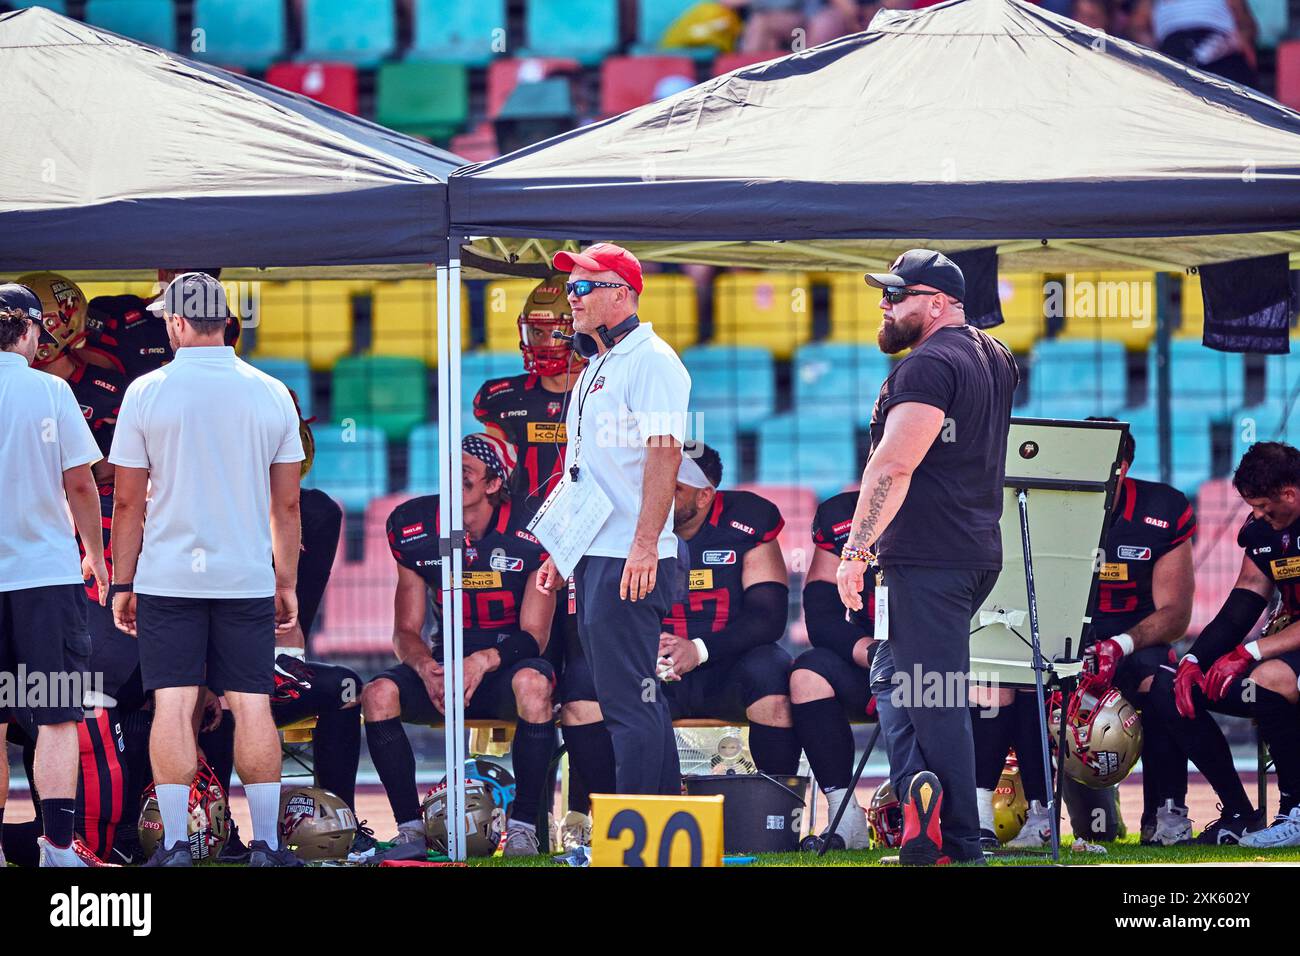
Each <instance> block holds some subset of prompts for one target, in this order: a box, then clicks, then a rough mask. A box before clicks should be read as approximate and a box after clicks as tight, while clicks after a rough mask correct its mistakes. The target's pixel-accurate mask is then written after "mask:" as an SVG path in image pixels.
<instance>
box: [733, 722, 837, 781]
mask: <svg viewBox="0 0 1300 956" xmlns="http://www.w3.org/2000/svg"><path fill="white" fill-rule="evenodd" d="M850 733H852V731H850ZM749 752H750V753H751V754H753V755H754V765H755V766H756V767H758V769H759V770H761V771H762V772H763V773H770V774H773V775H774V776H779V777H792V776H794V775H795V774H797V773H798V772H799V753H800V747H799V735H798V734H796V733H795V732H794V728H793V727H773V726H772V725H771V724H756V723H754V722H753V721H750V724H749ZM849 759H850V760H852V759H853V758H852V757H850V758H849Z"/></svg>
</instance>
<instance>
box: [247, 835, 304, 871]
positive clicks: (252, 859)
mask: <svg viewBox="0 0 1300 956" xmlns="http://www.w3.org/2000/svg"><path fill="white" fill-rule="evenodd" d="M248 865H249V866H306V865H307V864H305V863H303V862H302V860H300V859H298V858H297V857H296V856H294V855H293V851H292V850H290V849H289V848H288V847H284V846H282V847H280V848H279V849H278V850H272V849H271V847H270V846H268V845H267V842H266V841H265V840H254V841H253V842H252V843H250V844H248Z"/></svg>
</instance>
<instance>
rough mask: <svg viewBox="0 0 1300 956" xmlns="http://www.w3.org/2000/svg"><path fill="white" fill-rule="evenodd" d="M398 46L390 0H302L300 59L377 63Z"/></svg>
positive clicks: (360, 63)
mask: <svg viewBox="0 0 1300 956" xmlns="http://www.w3.org/2000/svg"><path fill="white" fill-rule="evenodd" d="M396 48H397V11H396V6H395V4H394V3H393V0H302V58H303V59H306V60H343V61H346V62H348V63H355V64H356V65H357V66H360V67H373V66H377V65H378V64H379V63H380V61H382V60H385V59H387V58H388V57H390V56H392V54H393V51H394V50H395V49H396Z"/></svg>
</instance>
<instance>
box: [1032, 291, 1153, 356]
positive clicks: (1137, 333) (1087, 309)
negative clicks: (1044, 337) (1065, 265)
mask: <svg viewBox="0 0 1300 956" xmlns="http://www.w3.org/2000/svg"><path fill="white" fill-rule="evenodd" d="M1051 281H1054V282H1057V283H1059V285H1058V286H1056V287H1052V288H1049V287H1047V286H1046V285H1045V286H1044V290H1043V303H1044V308H1046V309H1048V310H1051V309H1053V308H1056V303H1059V304H1060V308H1061V311H1062V313H1063V314H1064V317H1065V327H1064V328H1063V329H1062V330H1061V332H1060V335H1059V337H1060V338H1062V339H1089V340H1091V339H1109V340H1111V341H1116V342H1122V343H1123V344H1124V347H1125V348H1126V349H1128V350H1129V351H1134V352H1141V351H1145V350H1146V347H1147V346H1148V345H1150V344H1151V341H1152V339H1154V338H1155V337H1156V274H1155V273H1154V272H1075V273H1071V274H1070V275H1068V276H1065V277H1060V278H1054V279H1053V280H1051Z"/></svg>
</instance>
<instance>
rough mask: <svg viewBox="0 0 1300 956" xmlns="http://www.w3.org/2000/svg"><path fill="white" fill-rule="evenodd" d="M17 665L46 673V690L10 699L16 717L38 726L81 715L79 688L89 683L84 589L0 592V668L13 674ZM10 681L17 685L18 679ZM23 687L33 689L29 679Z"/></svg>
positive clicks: (62, 587)
mask: <svg viewBox="0 0 1300 956" xmlns="http://www.w3.org/2000/svg"><path fill="white" fill-rule="evenodd" d="M19 665H22V667H23V669H24V670H25V671H26V673H27V675H28V677H29V678H30V677H31V675H34V674H45V675H48V676H47V677H46V679H45V681H44V686H45V688H46V689H47V691H48V693H47V694H46V695H45V696H44V697H43V698H42V699H41V700H32V699H23V700H15V701H11V702H9V703H10V704H11V705H13V706H14V708H15V715H14V716H15V719H19V720H26V721H28V722H30V723H32V724H35V725H36V726H43V725H47V724H65V723H67V722H69V721H79V720H81V716H82V709H81V704H82V695H81V689H82V688H83V687H86V686H88V685H86V683H85V677H86V676H88V674H89V670H90V633H89V632H88V631H87V629H86V590H85V588H84V587H83V586H82V585H80V584H51V585H47V586H46V587H39V588H22V589H20V590H17V591H0V671H3V672H5V673H8V674H13V675H15V678H16V676H17V672H18V666H19ZM74 675H75V676H74ZM6 683H8V682H6ZM11 686H12V687H14V689H18V682H17V680H16V679H15V681H14V682H13V683H12V685H11ZM24 686H25V687H27V688H32V689H34V685H32V684H26V685H24ZM64 697H67V699H62V698H64ZM74 698H75V699H74ZM33 704H35V705H37V706H31V705H33ZM0 719H3V718H0Z"/></svg>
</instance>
